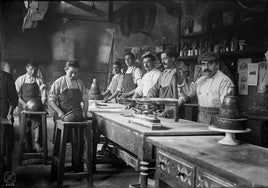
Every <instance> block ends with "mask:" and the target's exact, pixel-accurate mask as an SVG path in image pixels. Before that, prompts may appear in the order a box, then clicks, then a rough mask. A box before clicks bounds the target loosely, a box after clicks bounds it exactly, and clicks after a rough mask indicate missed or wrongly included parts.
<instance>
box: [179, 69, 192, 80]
mask: <svg viewBox="0 0 268 188" xmlns="http://www.w3.org/2000/svg"><path fill="white" fill-rule="evenodd" d="M178 72H179V74H180V76H181V77H182V78H188V77H189V76H190V73H189V70H183V69H180V68H179V69H178Z"/></svg>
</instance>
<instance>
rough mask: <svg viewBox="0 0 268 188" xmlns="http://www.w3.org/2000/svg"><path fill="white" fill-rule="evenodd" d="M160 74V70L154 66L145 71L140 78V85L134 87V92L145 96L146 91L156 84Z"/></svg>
mask: <svg viewBox="0 0 268 188" xmlns="http://www.w3.org/2000/svg"><path fill="white" fill-rule="evenodd" d="M161 74H162V73H161V71H159V70H157V69H156V68H154V69H152V70H151V71H149V72H147V73H145V74H144V76H143V77H142V79H141V83H140V85H139V86H138V87H137V88H136V90H135V93H137V94H139V96H147V94H148V91H149V90H150V89H151V88H152V87H153V86H154V85H155V84H156V82H157V80H158V78H159V77H160V75H161Z"/></svg>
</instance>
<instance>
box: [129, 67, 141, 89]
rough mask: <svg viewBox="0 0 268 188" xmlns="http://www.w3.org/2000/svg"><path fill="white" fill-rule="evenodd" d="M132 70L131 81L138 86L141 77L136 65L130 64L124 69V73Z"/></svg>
mask: <svg viewBox="0 0 268 188" xmlns="http://www.w3.org/2000/svg"><path fill="white" fill-rule="evenodd" d="M133 69H134V70H133ZM132 71H133V73H132V76H133V82H134V84H137V85H138V86H139V85H140V82H141V78H142V71H141V69H140V68H138V67H135V66H131V67H128V69H127V71H126V74H129V73H131V72H132Z"/></svg>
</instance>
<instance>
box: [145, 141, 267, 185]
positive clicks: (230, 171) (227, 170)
mask: <svg viewBox="0 0 268 188" xmlns="http://www.w3.org/2000/svg"><path fill="white" fill-rule="evenodd" d="M220 139H222V136H195V137H186V136H182V137H165V138H163V137H150V138H148V142H150V143H152V144H153V145H155V146H156V148H157V151H156V153H157V155H156V156H157V159H156V161H157V164H156V166H157V169H156V188H166V187H169V188H170V187H172V188H177V187H205V188H206V187H208V188H209V187H241V188H244V187H268V178H267V177H268V176H267V175H268V149H267V148H262V147H259V146H254V145H251V144H247V143H243V144H241V145H237V146H228V145H222V144H219V143H218V141H219V140H220Z"/></svg>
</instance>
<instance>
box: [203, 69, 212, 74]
mask: <svg viewBox="0 0 268 188" xmlns="http://www.w3.org/2000/svg"><path fill="white" fill-rule="evenodd" d="M203 72H204V73H210V72H211V70H209V69H206V70H204V71H203Z"/></svg>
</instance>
